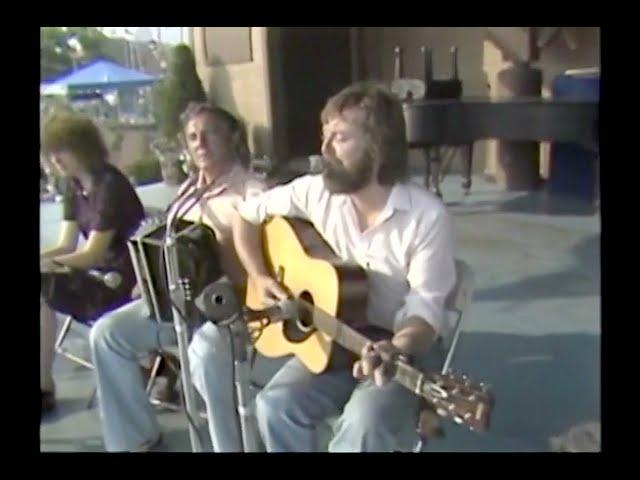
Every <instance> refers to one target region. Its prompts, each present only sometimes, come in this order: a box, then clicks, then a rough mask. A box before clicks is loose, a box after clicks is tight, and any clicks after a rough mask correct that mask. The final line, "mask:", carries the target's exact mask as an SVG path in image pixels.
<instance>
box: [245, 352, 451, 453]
mask: <svg viewBox="0 0 640 480" xmlns="http://www.w3.org/2000/svg"><path fill="white" fill-rule="evenodd" d="M441 362H442V357H441V352H440V351H439V350H438V349H437V347H434V349H433V351H432V352H430V353H429V354H428V355H426V356H425V357H423V358H421V359H419V360H418V362H417V364H418V365H420V366H421V367H423V368H431V369H439V366H440V365H441ZM418 407H419V398H418V397H417V396H415V395H414V394H413V393H412V392H410V391H409V390H407V389H406V388H405V387H403V386H401V385H400V384H398V383H396V382H389V383H388V384H387V385H385V386H384V387H378V386H376V385H375V384H374V383H373V382H372V381H365V382H358V381H357V380H356V379H354V378H353V376H352V374H351V371H350V370H337V371H327V372H325V373H322V374H320V375H315V374H313V373H311V372H309V370H307V368H306V367H305V366H304V365H303V364H302V363H301V362H300V361H299V360H298V359H297V358H293V359H291V360H290V361H289V362H288V363H287V364H285V365H284V367H282V369H281V370H280V371H279V372H278V373H277V374H276V375H275V376H274V377H273V378H272V380H271V381H270V382H269V383H268V384H267V386H266V387H265V388H264V389H263V390H262V391H261V392H260V393H259V394H258V396H257V398H256V416H257V420H258V427H259V429H260V434H261V436H262V440H263V441H264V443H265V446H266V448H267V451H269V452H313V451H317V450H318V445H317V444H316V439H317V436H316V426H317V424H318V423H319V422H320V421H322V420H324V419H325V418H327V417H330V416H335V415H340V417H339V419H338V422H337V425H336V428H335V431H334V436H333V438H332V440H331V441H330V443H329V451H330V452H391V451H397V450H401V451H404V450H410V449H411V447H412V446H413V445H414V444H415V443H416V442H417V440H418V437H417V434H416V425H417V420H418V413H419V411H418Z"/></svg>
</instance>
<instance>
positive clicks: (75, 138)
mask: <svg viewBox="0 0 640 480" xmlns="http://www.w3.org/2000/svg"><path fill="white" fill-rule="evenodd" d="M42 133H43V135H42V137H43V138H42V149H43V154H44V155H45V156H46V158H47V160H48V161H49V162H50V164H51V165H52V167H53V168H54V169H55V170H56V172H57V173H58V175H60V176H61V177H63V179H64V183H65V185H64V200H63V217H62V222H61V226H60V233H59V237H58V243H57V245H56V246H55V247H53V248H51V249H49V250H46V251H45V252H43V253H41V254H40V271H41V289H40V328H41V332H40V361H41V364H40V367H41V369H40V390H41V394H42V412H43V413H44V412H48V411H50V410H52V409H53V408H54V407H55V386H54V382H53V376H52V367H53V359H54V355H55V351H54V345H55V335H56V327H57V324H56V312H60V313H64V314H68V315H72V316H73V317H74V318H75V319H76V320H77V321H79V322H82V323H87V324H89V323H91V322H93V321H94V320H96V319H97V318H99V317H100V316H101V315H102V314H104V313H105V312H107V311H109V310H112V309H114V308H116V307H118V306H120V305H122V304H123V303H126V302H127V301H128V300H129V294H130V292H131V290H132V288H133V286H134V284H135V281H136V280H135V273H134V271H133V266H132V264H131V258H130V255H129V251H128V249H127V246H126V241H127V239H128V238H129V236H130V235H131V234H132V233H133V232H134V231H135V229H136V228H137V227H138V225H139V223H140V221H141V220H142V218H143V216H144V210H143V207H142V204H141V203H140V199H139V198H138V196H137V194H136V192H135V190H134V189H133V187H132V186H131V184H130V183H129V181H128V180H127V178H126V177H125V176H124V175H123V174H122V173H121V172H120V171H119V170H118V169H117V168H115V167H114V166H113V165H111V164H109V163H108V153H109V152H108V150H107V148H106V146H105V142H104V139H103V137H102V135H101V133H100V130H99V129H98V127H97V126H96V125H95V124H94V123H93V122H92V121H91V119H89V118H87V117H84V116H81V115H77V114H73V113H64V114H59V115H55V116H53V117H52V118H51V119H50V120H49V121H48V122H47V123H46V124H45V126H44V128H43V132H42ZM80 235H82V236H83V237H84V238H85V239H86V242H85V243H84V245H82V246H80V247H79V246H78V240H79V237H80ZM89 269H95V270H98V271H103V272H117V273H118V274H120V276H121V278H122V281H121V282H120V284H119V285H118V286H116V287H115V288H109V287H108V286H106V285H105V284H104V282H102V281H100V280H98V279H96V278H95V277H92V276H90V275H88V274H87V271H88V270H89Z"/></svg>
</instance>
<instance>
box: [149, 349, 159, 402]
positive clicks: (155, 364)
mask: <svg viewBox="0 0 640 480" xmlns="http://www.w3.org/2000/svg"><path fill="white" fill-rule="evenodd" d="M160 365H162V355H160V354H157V355H156V358H155V360H154V361H153V367H151V373H150V374H149V381H148V382H147V388H146V392H147V395H149V394H150V393H151V389H152V388H153V384H154V383H155V381H156V378H157V377H158V372H159V371H160Z"/></svg>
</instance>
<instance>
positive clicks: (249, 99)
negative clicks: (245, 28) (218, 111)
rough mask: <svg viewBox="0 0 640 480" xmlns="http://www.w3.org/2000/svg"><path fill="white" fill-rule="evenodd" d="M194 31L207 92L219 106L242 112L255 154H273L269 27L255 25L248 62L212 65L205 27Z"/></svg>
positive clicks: (192, 29)
mask: <svg viewBox="0 0 640 480" xmlns="http://www.w3.org/2000/svg"><path fill="white" fill-rule="evenodd" d="M204 28H225V27H192V28H191V34H190V42H191V47H192V49H193V52H194V55H195V58H196V66H197V71H198V75H199V76H200V78H201V80H202V84H203V85H204V87H205V91H207V94H208V95H209V97H210V98H211V100H213V101H214V102H215V103H216V104H217V105H220V106H221V107H223V108H226V109H228V110H229V111H231V112H233V113H235V114H237V115H239V116H240V117H241V118H242V120H244V122H245V124H246V126H247V134H248V136H249V146H250V148H251V151H252V152H253V154H254V155H264V154H267V155H271V154H272V151H273V145H272V138H271V120H270V117H271V114H270V106H269V93H268V78H269V75H268V65H267V54H266V27H250V28H251V52H252V60H251V61H250V62H246V63H239V64H231V65H219V66H210V65H207V64H206V59H205V53H204V47H203V37H202V34H203V32H202V30H203V29H204Z"/></svg>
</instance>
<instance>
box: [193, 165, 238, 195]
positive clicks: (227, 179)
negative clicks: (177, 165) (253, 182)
mask: <svg viewBox="0 0 640 480" xmlns="http://www.w3.org/2000/svg"><path fill="white" fill-rule="evenodd" d="M243 171H244V170H243V168H242V167H241V166H240V165H238V164H235V165H233V166H232V167H231V169H230V170H228V171H227V172H226V173H223V174H222V175H220V176H219V177H218V178H216V179H215V181H214V182H213V184H212V185H210V186H209V189H208V191H207V193H205V194H204V195H203V198H211V197H215V196H217V195H220V194H221V193H222V192H224V191H225V190H227V189H228V188H229V186H230V185H231V184H232V183H233V182H234V180H235V179H236V178H237V177H238V176H239V175H241V174H242V173H243ZM205 185H206V184H205V180H204V174H203V173H202V172H199V173H198V179H197V181H196V184H195V188H201V187H204V186H205Z"/></svg>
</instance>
